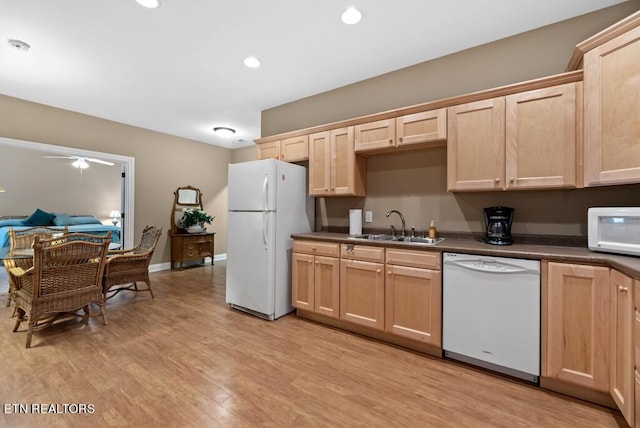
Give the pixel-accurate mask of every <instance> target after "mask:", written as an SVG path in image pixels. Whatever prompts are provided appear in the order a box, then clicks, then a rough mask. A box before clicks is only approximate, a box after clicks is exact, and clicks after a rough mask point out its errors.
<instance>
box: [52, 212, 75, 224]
mask: <svg viewBox="0 0 640 428" xmlns="http://www.w3.org/2000/svg"><path fill="white" fill-rule="evenodd" d="M53 224H55V225H56V226H68V225H70V224H71V216H70V215H69V214H58V215H56V217H55V218H54V219H53Z"/></svg>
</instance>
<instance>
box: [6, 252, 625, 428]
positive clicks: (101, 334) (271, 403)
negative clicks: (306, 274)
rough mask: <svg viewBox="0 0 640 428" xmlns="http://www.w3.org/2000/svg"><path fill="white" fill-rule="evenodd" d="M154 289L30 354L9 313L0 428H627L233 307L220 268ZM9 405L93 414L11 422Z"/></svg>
mask: <svg viewBox="0 0 640 428" xmlns="http://www.w3.org/2000/svg"><path fill="white" fill-rule="evenodd" d="M151 279H152V281H153V282H152V284H153V289H154V293H155V295H156V298H155V299H153V300H152V299H151V297H150V296H149V295H148V293H140V294H138V295H133V293H127V294H125V293H120V294H119V295H118V296H116V297H115V298H114V299H111V300H110V301H109V302H108V304H107V311H108V317H109V325H108V326H104V325H103V324H102V322H101V320H100V319H99V318H94V319H91V320H90V321H89V322H87V323H83V322H82V321H75V320H71V321H67V322H64V323H62V324H59V325H57V326H53V327H51V328H49V329H47V330H44V331H42V332H40V333H36V334H34V338H33V347H32V348H31V349H25V347H24V344H25V336H26V333H25V332H18V333H12V332H11V328H12V327H13V319H11V318H10V316H11V310H10V309H9V308H4V307H3V308H2V310H1V311H0V317H1V318H0V319H4V321H3V323H2V327H1V328H0V359H1V364H0V402H1V403H2V406H3V408H2V410H3V412H2V413H0V426H10V427H35V426H48V427H63V426H64V427H66V426H71V427H86V426H93V427H111V426H136V427H144V426H175V427H207V426H211V427H217V426H230V427H245V426H246V427H253V426H268V427H288V426H296V427H354V426H359V427H390V426H394V427H395V426H402V427H474V428H475V427H618V426H625V423H624V420H623V419H622V417H621V415H620V414H619V413H618V412H616V411H613V410H610V409H607V408H604V407H599V406H596V405H591V404H588V403H585V402H582V401H580V400H575V399H572V398H568V397H564V396H561V395H558V394H554V393H551V392H547V391H544V390H541V389H540V388H537V387H534V386H529V385H526V384H523V383H520V382H517V381H513V380H510V379H505V378H502V377H500V376H495V375H491V374H487V373H486V372H483V371H481V370H476V369H473V368H470V367H466V366H463V365H460V364H457V363H454V362H451V361H446V360H440V359H437V358H432V357H428V356H423V355H420V354H417V353H414V352H410V351H407V350H404V349H401V348H397V347H393V346H389V345H386V344H383V343H380V342H376V341H373V340H370V339H367V338H363V337H359V336H356V335H352V334H349V333H345V332H342V331H338V330H334V329H331V328H327V327H324V326H321V325H318V324H314V323H312V322H309V321H305V320H302V319H299V318H297V317H296V316H295V315H288V316H285V317H283V318H281V319H279V320H277V321H275V322H268V321H263V320H261V319H259V318H255V317H253V316H250V315H246V314H243V313H241V312H238V311H235V310H232V309H230V308H228V307H227V305H226V304H225V301H224V294H225V263H224V262H217V263H216V265H215V266H204V267H196V268H191V269H185V270H184V271H164V272H157V273H153V274H152V275H151ZM3 301H4V300H3ZM3 306H4V305H3ZM12 403H16V404H28V405H29V406H31V404H35V403H44V404H58V405H60V406H62V405H63V404H65V403H66V404H69V403H74V404H78V403H84V404H92V405H93V407H94V409H95V411H94V413H93V414H15V413H6V410H7V405H9V408H10V410H11V411H14V409H13V408H12V406H10V405H11V404H12ZM29 409H30V407H29Z"/></svg>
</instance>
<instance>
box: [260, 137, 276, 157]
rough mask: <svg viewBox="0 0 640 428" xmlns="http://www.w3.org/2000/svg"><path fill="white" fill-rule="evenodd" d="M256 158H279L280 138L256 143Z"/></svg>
mask: <svg viewBox="0 0 640 428" xmlns="http://www.w3.org/2000/svg"><path fill="white" fill-rule="evenodd" d="M258 159H280V140H278V141H271V142H269V143H260V144H258Z"/></svg>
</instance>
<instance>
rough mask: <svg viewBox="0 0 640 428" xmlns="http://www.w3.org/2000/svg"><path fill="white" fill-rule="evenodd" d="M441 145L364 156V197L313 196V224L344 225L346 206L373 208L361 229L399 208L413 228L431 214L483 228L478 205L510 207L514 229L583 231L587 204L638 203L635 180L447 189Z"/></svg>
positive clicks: (420, 227) (379, 223) (445, 224)
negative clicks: (564, 185)
mask: <svg viewBox="0 0 640 428" xmlns="http://www.w3.org/2000/svg"><path fill="white" fill-rule="evenodd" d="M446 164H447V151H446V147H438V148H433V149H429V150H418V151H408V152H401V153H393V154H383V155H378V156H370V157H369V158H368V159H367V197H366V198H353V197H346V198H316V230H317V231H322V230H327V229H331V228H345V230H348V227H349V209H353V208H357V209H362V211H363V213H364V212H365V211H372V212H373V222H371V223H366V222H364V219H363V224H362V227H363V229H364V230H366V229H368V228H373V229H385V228H386V229H388V228H389V225H390V224H394V225H395V226H396V227H398V228H399V227H400V224H399V221H398V219H397V218H396V217H395V216H394V217H393V218H387V217H385V214H386V213H387V212H388V211H389V210H392V209H395V210H398V211H401V212H402V213H403V214H404V217H405V219H406V227H407V230H410V228H411V226H415V228H416V230H417V231H419V232H421V233H422V232H424V231H426V229H427V228H428V227H429V223H430V222H431V220H434V221H435V224H436V226H437V228H438V229H439V230H440V231H445V232H462V233H483V232H484V219H483V211H482V210H483V208H484V207H490V206H496V205H503V206H509V207H513V208H515V215H514V220H513V230H512V231H513V234H514V235H564V236H586V235H587V209H588V208H589V207H593V206H638V205H640V198H638V196H637V195H639V194H640V184H633V185H624V186H605V187H592V188H583V189H571V190H544V191H542V190H534V191H502V192H464V193H449V192H447V168H446Z"/></svg>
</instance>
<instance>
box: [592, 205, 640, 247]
mask: <svg viewBox="0 0 640 428" xmlns="http://www.w3.org/2000/svg"><path fill="white" fill-rule="evenodd" d="M587 218H588V222H587V225H588V228H589V230H588V237H589V249H590V250H592V251H604V252H607V253H618V254H629V255H632V256H640V207H597V208H589V213H588V216H587Z"/></svg>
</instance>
